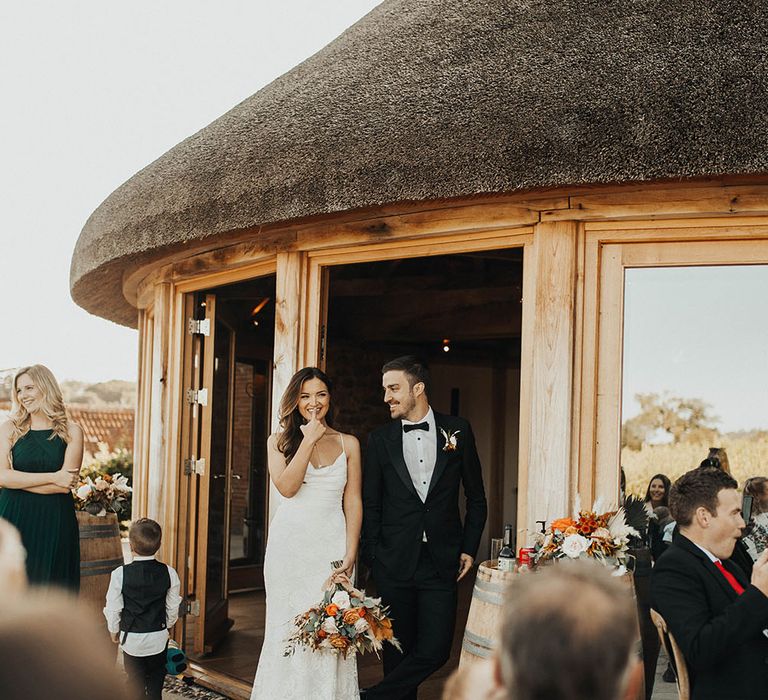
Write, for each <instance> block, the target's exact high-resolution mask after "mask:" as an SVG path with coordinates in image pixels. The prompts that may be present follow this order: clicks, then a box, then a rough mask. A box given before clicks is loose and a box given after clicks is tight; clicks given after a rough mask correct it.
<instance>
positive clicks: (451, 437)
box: [440, 428, 461, 452]
mask: <svg viewBox="0 0 768 700" xmlns="http://www.w3.org/2000/svg"><path fill="white" fill-rule="evenodd" d="M440 432H441V433H442V434H443V437H444V438H445V445H443V452H453V451H454V450H455V449H456V448H457V447H458V445H459V442H458V439H457V438H456V436H457V435H458V434H459V433H460V432H461V430H454V431H450V430H444V429H443V428H440Z"/></svg>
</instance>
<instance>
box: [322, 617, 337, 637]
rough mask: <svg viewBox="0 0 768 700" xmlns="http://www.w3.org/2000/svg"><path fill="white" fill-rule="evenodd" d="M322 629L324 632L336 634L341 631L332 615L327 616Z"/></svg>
mask: <svg viewBox="0 0 768 700" xmlns="http://www.w3.org/2000/svg"><path fill="white" fill-rule="evenodd" d="M321 629H322V630H323V631H324V632H328V634H336V633H338V631H339V628H338V627H336V620H334V619H333V618H332V617H327V618H325V620H324V621H323V624H322V627H321Z"/></svg>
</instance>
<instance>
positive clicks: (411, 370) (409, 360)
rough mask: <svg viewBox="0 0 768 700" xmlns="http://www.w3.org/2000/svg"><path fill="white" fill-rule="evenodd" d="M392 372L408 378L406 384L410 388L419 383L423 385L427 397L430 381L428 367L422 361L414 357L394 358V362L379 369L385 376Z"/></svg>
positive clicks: (391, 361)
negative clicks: (403, 374) (398, 372)
mask: <svg viewBox="0 0 768 700" xmlns="http://www.w3.org/2000/svg"><path fill="white" fill-rule="evenodd" d="M393 370H394V371H400V372H404V373H405V376H406V377H408V383H409V384H410V386H411V388H413V385H414V384H418V383H419V382H421V383H422V384H423V385H424V393H425V394H427V396H429V390H430V388H431V384H432V379H431V377H430V376H429V367H428V366H427V363H426V362H425V361H424V360H423V359H421V358H420V357H416V355H403V356H402V357H396V358H395V359H394V360H390V361H389V362H387V363H385V364H384V366H383V367H382V368H381V373H382V374H386V373H387V372H392V371H393Z"/></svg>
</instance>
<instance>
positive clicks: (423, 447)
mask: <svg viewBox="0 0 768 700" xmlns="http://www.w3.org/2000/svg"><path fill="white" fill-rule="evenodd" d="M424 422H426V423H427V424H428V425H429V430H411V431H409V432H407V433H406V432H405V431H403V458H404V459H405V466H407V467H408V473H409V474H410V475H411V481H412V482H413V485H414V487H415V488H416V493H417V494H419V498H420V499H421V500H422V502H424V501H426V500H427V492H428V491H429V482H430V481H431V480H432V472H434V471H435V461H436V460H437V425H436V423H435V414H434V412H433V411H432V408H431V407H430V409H429V410H428V411H427V415H425V416H424V417H423V418H422V419H421V420H417V421H409V420H404V419H403V420H402V424H403V425H413V424H414V423H424Z"/></svg>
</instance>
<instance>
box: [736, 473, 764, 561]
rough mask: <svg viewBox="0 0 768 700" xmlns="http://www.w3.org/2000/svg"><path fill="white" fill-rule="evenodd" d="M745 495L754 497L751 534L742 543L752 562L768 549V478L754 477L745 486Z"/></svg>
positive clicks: (750, 523)
mask: <svg viewBox="0 0 768 700" xmlns="http://www.w3.org/2000/svg"><path fill="white" fill-rule="evenodd" d="M744 495H745V496H751V497H752V511H751V513H750V516H751V517H750V521H749V527H748V530H749V534H746V535H744V538H743V539H742V542H743V543H744V546H745V547H746V548H747V552H749V556H751V557H752V561H756V560H757V558H758V557H759V556H760V555H761V554H762V553H763V551H765V550H766V549H768V477H765V476H753V477H751V478H749V479H747V481H746V482H745V484H744Z"/></svg>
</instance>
